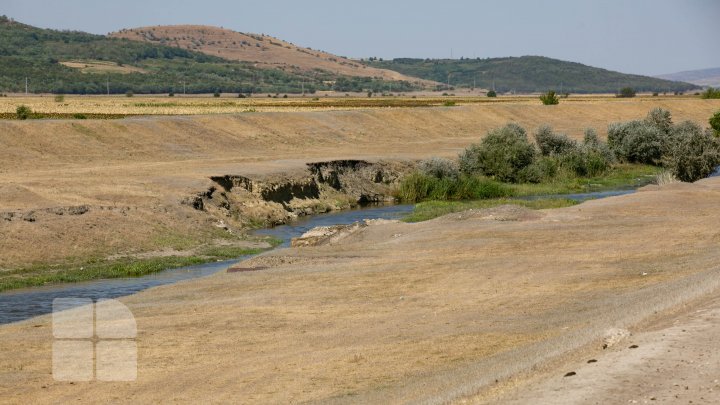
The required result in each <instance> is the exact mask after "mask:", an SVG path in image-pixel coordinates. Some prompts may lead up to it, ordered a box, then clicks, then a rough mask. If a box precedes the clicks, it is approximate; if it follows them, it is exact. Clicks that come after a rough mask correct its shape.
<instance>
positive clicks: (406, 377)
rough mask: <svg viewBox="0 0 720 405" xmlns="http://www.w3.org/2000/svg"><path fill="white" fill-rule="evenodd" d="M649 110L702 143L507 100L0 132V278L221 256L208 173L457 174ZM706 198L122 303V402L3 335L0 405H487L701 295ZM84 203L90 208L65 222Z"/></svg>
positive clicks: (273, 267)
mask: <svg viewBox="0 0 720 405" xmlns="http://www.w3.org/2000/svg"><path fill="white" fill-rule="evenodd" d="M20 100H22V101H23V102H25V103H27V104H28V105H31V106H32V107H33V108H34V109H37V110H42V106H43V105H44V104H43V103H46V105H47V106H48V107H47V108H51V107H50V106H55V102H54V101H53V99H52V98H49V97H42V98H41V97H30V98H24V99H17V98H14V97H8V98H0V103H3V104H2V105H4V106H5V107H3V108H5V109H9V108H11V107H10V106H12V105H14V104H15V103H16V102H17V101H20ZM148 100H153V99H152V98H148V99H147V100H146V99H144V98H140V97H137V98H133V99H123V98H119V97H110V98H104V97H86V98H79V97H78V98H75V97H67V99H66V103H68V104H70V105H75V104H74V103H76V102H77V105H75V107H76V108H78V111H85V110H83V109H86V108H90V107H92V106H94V107H95V108H97V111H109V109H111V108H120V109H131V108H138V109H139V110H138V111H142V108H143V107H125V106H123V105H121V103H135V102H147V101H148ZM155 100H158V99H157V98H156V99H155ZM162 100H167V98H164V99H162ZM173 101H175V102H186V100H185V99H182V98H177V99H175V100H173ZM225 101H229V100H225V99H220V100H216V99H212V98H210V99H208V98H204V99H200V98H198V99H191V100H188V101H187V102H194V103H202V102H205V103H222V102H225ZM241 101H242V102H244V101H243V100H239V101H238V100H233V102H241ZM247 101H248V102H257V103H261V102H270V101H265V100H262V101H261V100H247ZM291 101H294V100H290V101H289V102H291ZM32 103H36V104H32ZM653 107H663V108H666V109H669V110H670V111H671V112H672V113H673V117H674V119H675V120H676V121H681V120H686V119H689V120H693V121H697V122H700V123H703V124H704V123H705V122H706V120H707V118H708V117H709V116H710V115H711V114H712V113H714V112H715V111H717V110H719V109H720V100H699V99H693V98H670V97H668V98H663V97H660V98H649V97H648V98H636V99H631V100H620V99H603V98H588V99H577V100H574V99H573V98H570V99H568V100H564V102H562V103H561V104H560V105H558V106H553V107H547V106H542V105H539V102H535V101H534V100H531V99H519V100H509V101H505V102H489V103H486V102H483V103H470V105H458V106H455V107H421V108H367V107H365V108H357V109H353V110H350V111H343V110H340V111H312V110H307V109H301V110H300V111H295V110H293V109H292V108H290V109H289V110H282V111H272V112H256V113H251V114H250V113H239V114H234V113H228V114H211V113H209V112H208V111H205V112H204V113H199V114H198V113H197V109H196V110H195V112H196V114H195V115H181V116H140V117H132V118H124V119H119V120H93V119H90V120H63V119H47V120H26V121H19V120H0V156H1V158H0V196H2V198H0V213H1V214H2V215H3V217H2V219H0V234H1V235H2V238H0V268H2V269H4V270H10V269H16V268H21V267H23V266H28V265H47V264H50V263H53V264H56V263H64V262H72V261H73V260H77V259H78V258H88V257H90V258H103V257H108V256H113V255H123V254H142V253H152V252H157V251H163V250H168V249H183V248H192V247H194V246H198V245H201V244H208V243H213V242H216V239H222V238H221V237H219V236H218V233H217V232H218V231H217V230H218V228H217V227H215V226H214V223H212V221H209V219H208V217H207V215H206V214H205V213H203V212H201V211H197V210H194V209H192V208H190V207H188V206H185V205H181V204H180V201H181V199H182V198H184V197H186V196H188V195H192V194H195V193H197V192H199V191H204V190H207V189H208V187H209V186H210V185H212V184H213V183H212V182H211V181H210V179H209V177H210V176H221V175H226V174H232V175H242V176H248V177H250V178H265V177H272V176H276V177H277V176H279V177H283V176H287V175H291V174H292V173H294V172H296V171H298V170H304V169H305V163H306V162H312V161H324V160H329V159H341V158H357V159H368V160H376V159H387V160H406V159H420V158H426V157H429V156H434V155H440V156H446V157H452V156H454V155H456V154H457V153H458V151H459V150H461V149H462V148H464V147H465V146H467V145H468V144H469V143H471V142H474V141H477V140H478V139H480V138H481V137H482V136H483V135H484V134H485V133H486V131H487V130H489V129H491V128H494V127H497V126H500V125H503V124H505V123H507V122H508V121H514V122H517V123H519V124H521V125H523V126H525V127H527V128H529V129H532V128H536V127H538V126H539V125H541V124H550V125H552V126H554V127H555V128H556V129H557V130H559V131H562V132H566V133H568V134H569V135H570V136H572V137H575V138H579V137H581V136H582V133H583V130H584V129H585V128H586V127H595V128H597V129H598V130H599V132H600V133H601V134H604V133H605V128H606V127H607V124H608V123H609V122H613V121H618V120H628V119H634V118H641V117H643V116H645V114H646V113H647V111H648V110H650V109H651V108H653ZM168 108H170V107H168ZM218 108H219V107H218ZM336 108H337V107H330V109H336ZM122 111H126V110H122ZM133 111H135V110H133ZM143 114H149V112H147V110H145V113H143ZM168 114H170V112H168ZM719 196H720V182H719V181H718V179H717V178H716V179H710V180H705V181H701V182H699V183H697V184H694V185H688V184H671V185H667V186H664V187H662V188H661V189H658V188H652V187H651V188H650V189H648V190H646V191H643V192H639V193H637V194H634V195H631V196H624V197H617V198H609V199H604V200H598V201H592V202H588V203H584V204H581V205H578V206H574V207H570V208H564V209H558V210H548V211H540V212H529V211H525V210H523V209H518V208H514V209H509V208H500V209H495V210H490V211H487V210H486V211H482V210H481V211H470V212H465V213H459V214H451V215H449V216H446V217H441V218H438V219H435V220H431V221H427V222H423V223H418V224H403V223H393V224H385V225H377V226H371V227H368V228H365V229H364V230H363V231H361V232H359V233H357V234H354V235H353V236H352V237H350V238H348V239H346V240H344V241H342V242H340V243H338V244H336V245H332V246H317V247H310V248H295V249H290V250H279V251H274V252H271V253H270V254H268V255H264V256H261V257H258V258H255V259H252V262H249V263H246V265H247V266H267V267H269V269H267V270H265V271H257V272H248V273H232V274H218V275H216V276H214V277H209V278H205V279H200V280H196V281H192V282H186V283H180V284H176V285H174V286H168V287H162V288H157V289H152V290H148V291H146V292H143V293H141V294H137V295H134V296H130V297H126V298H124V299H123V301H124V302H125V303H126V304H128V305H129V307H130V309H131V310H132V311H133V313H134V315H135V317H136V319H137V321H138V338H137V342H138V348H139V357H138V358H139V374H138V381H137V382H134V383H99V382H89V383H76V384H69V383H60V382H56V381H53V379H52V375H51V359H52V356H51V354H50V351H51V346H52V334H51V328H50V318H49V317H41V318H35V319H30V320H28V321H25V322H20V323H17V324H13V325H6V326H2V327H0V352H2V353H3V356H0V397H1V398H3V402H8V403H29V402H40V403H61V402H79V403H87V402H119V401H134V402H159V401H173V400H177V401H180V400H184V401H192V402H199V401H202V402H209V403H220V402H231V401H238V398H241V401H242V402H248V403H272V402H283V403H287V402H305V401H322V402H340V403H343V402H353V403H368V402H383V401H385V402H387V401H388V400H389V401H396V402H401V401H421V400H423V401H425V402H428V403H444V402H446V401H449V400H454V399H461V398H469V399H468V400H470V401H473V402H474V401H478V402H482V401H486V400H493V398H497V395H505V394H506V393H507V392H509V390H510V391H511V390H512V389H513V387H516V386H518V384H520V383H521V382H522V381H523V378H524V377H523V376H524V375H525V374H524V373H526V372H528V370H533V369H534V370H543V369H544V367H546V366H547V364H549V363H547V362H548V361H554V360H553V359H558V358H562V357H563V356H568V355H569V353H572V352H574V350H579V349H582V350H585V351H586V352H587V351H588V350H589V351H591V352H592V351H593V350H595V351H598V347H599V345H600V344H601V342H600V340H601V339H602V336H603V335H604V333H605V331H606V330H607V329H608V328H632V327H633V325H635V324H637V322H640V321H642V320H644V319H647V318H648V317H652V316H660V315H662V314H663V311H664V310H667V309H670V308H672V307H675V306H679V305H683V304H685V303H687V302H689V300H691V299H693V298H695V297H698V296H701V295H702V294H704V293H707V292H710V291H712V290H714V289H715V288H716V287H717V284H718V281H717V280H720V278H718V274H717V263H718V259H720V257H719V256H718V254H719V253H718V252H719V251H718V249H717V243H718V240H719V239H718V238H719V237H718V231H717V229H718V228H719V227H720V222H719V221H720V219H719V218H720V217H718V216H717V215H716V211H717V201H718V197H719ZM78 206H86V207H87V208H88V211H86V212H85V213H84V214H82V215H69V214H68V215H65V213H69V212H71V211H63V210H62V209H61V208H63V207H78ZM58 212H60V213H63V214H62V215H60V214H58ZM31 213H32V215H30V214H31ZM9 214H12V215H13V216H12V217H8V215H9ZM5 218H10V219H11V220H7V219H5ZM25 218H28V220H26V219H25ZM30 218H32V219H33V220H29V219H30ZM668 230H672V231H668ZM593 353H594V352H593ZM548 370H550V369H548ZM496 380H497V383H496ZM478 394H480V395H481V396H477V395H478ZM598 400H600V401H601V402H602V398H599V399H598Z"/></svg>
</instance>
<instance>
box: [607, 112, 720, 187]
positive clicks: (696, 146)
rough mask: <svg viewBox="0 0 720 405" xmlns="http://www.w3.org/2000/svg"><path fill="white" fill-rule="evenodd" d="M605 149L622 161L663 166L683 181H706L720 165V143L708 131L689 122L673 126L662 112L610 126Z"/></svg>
mask: <svg viewBox="0 0 720 405" xmlns="http://www.w3.org/2000/svg"><path fill="white" fill-rule="evenodd" d="M711 120H712V119H711ZM608 145H609V146H610V148H611V149H612V151H613V152H614V153H615V155H616V156H617V157H618V159H620V160H622V161H626V162H637V163H647V164H653V165H658V166H664V167H666V168H668V170H670V172H671V173H672V174H673V175H674V176H675V177H677V178H678V179H679V180H682V181H696V180H699V179H701V178H704V177H707V176H708V175H709V174H710V173H712V172H713V170H714V169H715V167H717V166H718V165H720V141H718V139H716V138H715V137H714V136H713V134H712V132H711V131H710V130H708V131H703V129H702V128H700V127H699V126H698V125H697V124H695V123H692V122H690V121H685V122H681V123H680V124H673V122H672V116H671V115H670V112H669V111H667V110H663V109H661V108H656V109H653V110H652V111H650V113H648V115H647V117H646V118H645V119H644V120H636V121H629V122H622V123H615V124H611V125H610V126H609V128H608Z"/></svg>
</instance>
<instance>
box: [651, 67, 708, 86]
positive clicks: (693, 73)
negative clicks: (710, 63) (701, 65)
mask: <svg viewBox="0 0 720 405" xmlns="http://www.w3.org/2000/svg"><path fill="white" fill-rule="evenodd" d="M657 77H658V78H661V79H666V80H680V81H683V82H688V83H693V84H697V85H698V86H711V87H720V67H717V68H710V69H699V70H687V71H684V72H677V73H669V74H665V75H660V76H657Z"/></svg>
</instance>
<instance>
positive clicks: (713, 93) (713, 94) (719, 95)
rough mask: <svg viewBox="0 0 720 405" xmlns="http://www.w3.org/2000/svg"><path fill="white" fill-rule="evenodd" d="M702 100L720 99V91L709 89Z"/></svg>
mask: <svg viewBox="0 0 720 405" xmlns="http://www.w3.org/2000/svg"><path fill="white" fill-rule="evenodd" d="M700 96H701V97H702V98H706V99H707V98H720V89H714V88H712V87H708V89H707V90H705V91H704V92H703V93H702V94H701V95H700Z"/></svg>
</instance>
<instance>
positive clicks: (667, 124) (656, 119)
mask: <svg viewBox="0 0 720 405" xmlns="http://www.w3.org/2000/svg"><path fill="white" fill-rule="evenodd" d="M645 122H647V123H648V124H650V125H653V126H655V127H656V128H658V129H659V130H661V131H662V132H663V133H665V134H668V133H670V128H672V115H671V114H670V111H668V110H665V109H662V108H653V109H652V110H650V112H649V113H648V115H647V117H645Z"/></svg>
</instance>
